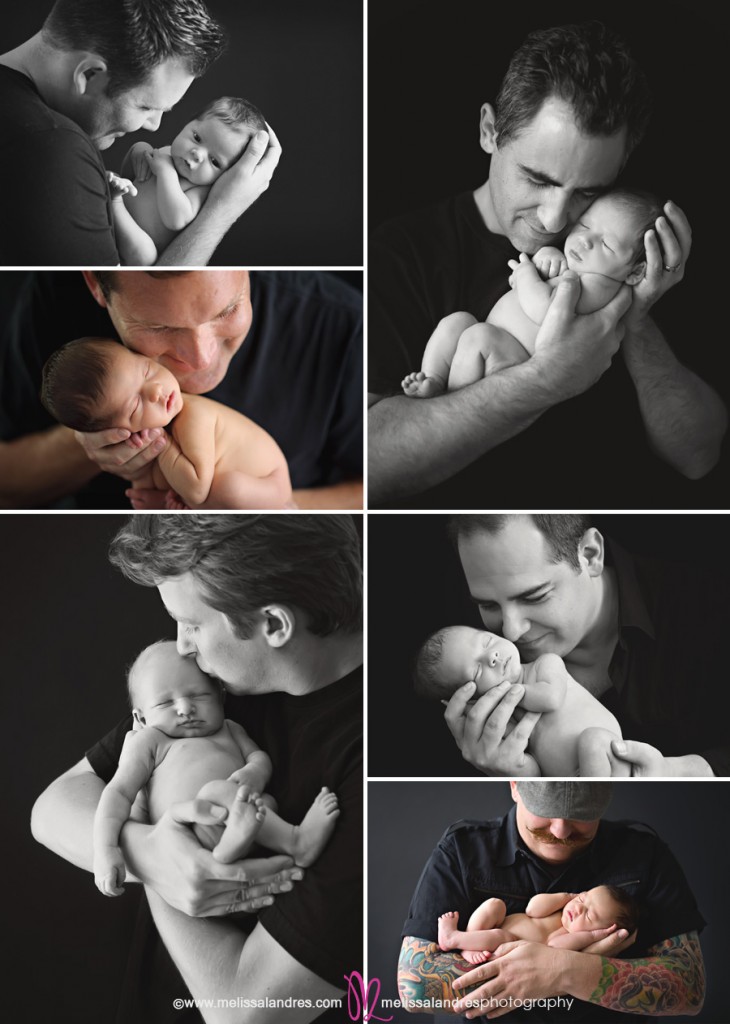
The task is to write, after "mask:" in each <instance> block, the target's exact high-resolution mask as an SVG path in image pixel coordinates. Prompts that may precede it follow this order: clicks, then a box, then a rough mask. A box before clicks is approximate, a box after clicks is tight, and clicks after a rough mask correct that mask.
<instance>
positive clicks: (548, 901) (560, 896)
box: [525, 892, 575, 917]
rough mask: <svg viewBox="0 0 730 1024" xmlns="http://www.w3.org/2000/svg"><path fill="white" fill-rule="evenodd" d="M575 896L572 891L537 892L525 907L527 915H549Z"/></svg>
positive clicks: (560, 908)
mask: <svg viewBox="0 0 730 1024" xmlns="http://www.w3.org/2000/svg"><path fill="white" fill-rule="evenodd" d="M574 896H575V893H574V892H539V893H537V895H536V896H533V897H532V899H531V900H530V902H529V903H528V904H527V906H526V907H525V913H526V914H527V916H528V917H550V915H551V914H555V913H557V911H558V910H562V909H563V907H564V906H565V905H566V903H570V901H571V900H572V899H573V897H574Z"/></svg>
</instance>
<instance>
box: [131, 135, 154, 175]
mask: <svg viewBox="0 0 730 1024" xmlns="http://www.w3.org/2000/svg"><path fill="white" fill-rule="evenodd" d="M151 150H152V146H150V144H149V142H135V144H134V145H133V146H132V148H131V150H130V154H129V155H130V159H131V161H132V170H133V171H134V180H135V181H147V179H148V178H150V177H151V175H152V171H151V169H150V164H149V161H148V159H147V154H148V153H149V152H150V151H151Z"/></svg>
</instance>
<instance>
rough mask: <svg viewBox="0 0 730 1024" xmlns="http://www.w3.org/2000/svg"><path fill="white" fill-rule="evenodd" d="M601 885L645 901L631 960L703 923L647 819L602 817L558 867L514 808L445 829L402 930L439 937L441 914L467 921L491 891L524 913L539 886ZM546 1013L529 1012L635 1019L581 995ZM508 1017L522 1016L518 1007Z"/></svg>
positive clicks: (576, 888) (534, 1016)
mask: <svg viewBox="0 0 730 1024" xmlns="http://www.w3.org/2000/svg"><path fill="white" fill-rule="evenodd" d="M596 885H615V886H618V887H620V888H622V889H625V890H626V891H627V892H628V893H629V894H630V895H631V896H633V897H634V898H635V899H636V900H637V901H638V903H639V907H640V909H641V917H640V922H639V931H638V936H637V941H636V942H635V943H634V945H633V946H631V947H630V949H628V950H626V951H625V952H624V953H622V954H620V955H621V957H623V958H625V959H631V958H635V957H642V956H646V955H647V953H648V951H649V949H650V948H651V947H652V946H654V945H655V944H657V943H659V942H662V941H663V940H665V939H669V938H673V937H674V936H676V935H684V934H686V933H687V932H692V931H700V930H701V929H702V928H703V927H704V924H705V921H704V919H703V917H702V915H701V914H700V912H699V910H698V908H697V904H696V902H695V898H694V896H693V894H692V891H691V889H690V888H689V885H688V884H687V880H686V878H685V876H684V873H683V871H682V869H681V867H680V866H679V864H678V863H677V861H676V860H675V858H674V856H673V855H672V853H671V851H670V850H669V848H668V847H667V846H666V844H665V843H664V842H662V840H661V839H660V838H659V837H658V836H657V835H656V833H655V832H654V831H653V830H652V829H650V828H649V827H648V826H646V825H642V824H640V823H638V822H628V821H602V822H601V823H600V825H599V827H598V832H597V833H596V836H595V838H594V839H593V841H592V842H591V844H590V846H588V848H587V849H586V850H583V851H581V852H580V853H579V854H578V855H577V856H575V857H573V858H572V859H571V860H570V861H568V862H567V863H566V864H565V865H561V866H560V867H559V868H557V869H556V867H555V866H554V865H551V864H547V863H545V862H544V861H542V860H541V859H540V858H539V857H537V856H536V855H535V854H534V853H532V851H531V850H529V849H528V848H527V847H526V846H525V844H524V842H523V841H522V838H521V837H520V835H519V832H518V831H517V822H516V809H515V808H514V807H512V808H511V810H510V811H509V813H508V814H506V815H505V816H504V817H503V818H493V819H491V820H490V821H467V820H463V821H457V822H456V823H455V824H453V825H451V826H450V828H448V829H447V830H446V832H445V833H444V835H443V836H442V838H441V840H440V842H439V844H438V846H437V847H436V849H435V850H434V852H433V853H432V854H431V857H430V858H429V860H428V863H427V864H426V866H425V868H424V869H423V873H422V875H421V878H420V880H419V882H418V885H417V887H416V891H415V893H414V895H413V899H412V900H411V905H410V907H409V910H408V918H407V919H406V922H405V924H404V925H403V935H404V936H405V935H412V936H415V937H417V938H421V939H427V940H428V941H430V942H435V941H436V938H437V923H438V917H439V915H440V914H443V913H446V912H447V911H450V910H458V912H459V918H460V920H461V921H467V920H468V919H469V917H470V915H471V914H472V913H473V911H474V910H476V908H477V907H478V906H479V904H480V903H482V902H484V900H486V899H488V898H489V897H490V896H498V897H500V898H501V899H503V900H504V902H505V903H506V905H507V913H508V914H515V913H522V912H524V910H525V908H526V906H527V904H528V902H529V900H530V898H531V897H532V896H534V895H535V893H538V892H584V891H585V890H586V889H591V888H593V887H594V886H596ZM541 1013H545V1011H542V1010H540V1009H537V1008H535V1009H533V1010H531V1011H530V1013H529V1014H528V1018H529V1020H533V1021H539V1020H542V1019H546V1020H561V1019H565V1020H576V1021H578V1020H591V1021H598V1020H611V1019H614V1017H615V1019H617V1020H618V1019H620V1020H631V1019H633V1015H628V1014H625V1013H620V1014H615V1015H614V1014H613V1012H612V1011H608V1010H604V1009H602V1008H600V1007H596V1006H594V1005H593V1004H588V1003H585V1002H582V1001H580V1000H575V1002H574V1003H573V1006H572V1009H571V1010H570V1012H568V1013H567V1014H566V1011H565V1009H563V1011H562V1014H563V1016H562V1017H561V1016H560V1014H559V1013H558V1014H557V1015H555V1014H551V1015H549V1016H548V1015H545V1016H544V1017H542V1016H539V1014H541ZM504 1019H505V1020H506V1019H518V1018H517V1015H516V1014H515V1015H508V1017H506V1018H504ZM519 1019H522V1018H521V1017H520V1018H519ZM636 1019H638V1018H636ZM641 1019H643V1018H641Z"/></svg>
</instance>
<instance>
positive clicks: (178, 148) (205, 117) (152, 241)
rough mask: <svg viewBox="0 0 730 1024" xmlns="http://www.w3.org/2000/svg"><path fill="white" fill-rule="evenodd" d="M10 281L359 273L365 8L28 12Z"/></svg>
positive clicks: (197, 1) (10, 194)
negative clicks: (27, 270)
mask: <svg viewBox="0 0 730 1024" xmlns="http://www.w3.org/2000/svg"><path fill="white" fill-rule="evenodd" d="M2 51H3V52H2V55H0V127H1V128H2V135H3V138H4V140H5V145H6V147H7V150H8V152H13V153H14V154H15V155H16V159H15V160H7V161H5V164H4V169H3V171H2V172H0V174H1V177H0V189H1V190H2V201H1V208H2V214H1V215H0V220H1V221H2V225H3V231H2V238H0V265H4V266H71V267H104V266H117V265H119V264H122V265H126V266H151V265H159V266H167V267H170V266H198V267H199V266H205V265H207V264H213V265H217V266H241V265H245V266H261V267H266V266H281V267H286V266H304V267H315V266H328V267H335V266H341V267H347V266H352V267H360V266H362V262H363V245H362V209H363V206H362V203H363V116H362V110H363V59H362V54H363V5H362V3H361V2H359V0H350V2H348V3H339V2H337V0H309V2H307V3H306V4H302V3H299V2H297V0H271V2H268V3H262V2H259V0H254V2H253V3H245V4H242V3H236V2H235V0H209V2H208V0H135V2H133V3H129V2H121V0H119V2H117V0H114V2H112V0H56V2H55V3H54V0H26V2H24V3H22V4H16V5H14V6H13V8H12V10H9V11H8V12H7V13H6V15H5V18H4V25H3V44H2Z"/></svg>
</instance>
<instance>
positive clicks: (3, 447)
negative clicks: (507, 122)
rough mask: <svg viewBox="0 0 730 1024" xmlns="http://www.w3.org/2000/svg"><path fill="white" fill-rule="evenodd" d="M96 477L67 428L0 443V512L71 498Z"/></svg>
mask: <svg viewBox="0 0 730 1024" xmlns="http://www.w3.org/2000/svg"><path fill="white" fill-rule="evenodd" d="M98 473H99V467H98V466H96V465H94V463H93V462H90V461H89V459H88V458H87V457H86V455H85V453H84V451H83V449H82V448H81V447H80V446H79V444H78V443H77V441H76V439H75V438H74V432H73V431H72V430H69V429H68V427H61V426H56V427H49V429H48V430H40V431H37V432H35V433H33V434H26V435H25V437H18V438H16V439H15V440H13V441H0V508H27V507H28V506H33V505H44V504H47V503H48V502H50V501H55V500H56V499H57V498H62V497H64V496H65V495H67V494H73V493H74V491H77V490H78V489H79V488H80V487H83V485H84V484H86V483H88V482H89V480H93V478H94V477H95V476H96V475H97V474H98Z"/></svg>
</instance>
